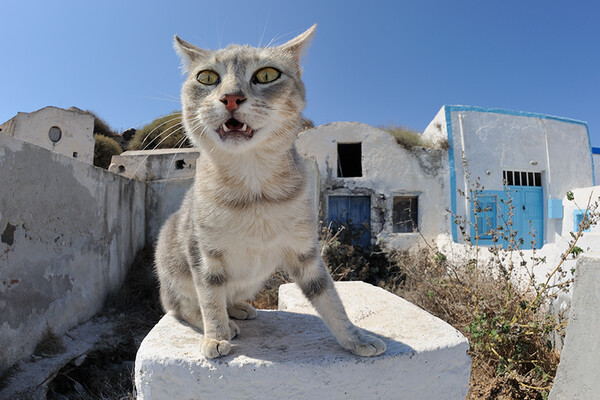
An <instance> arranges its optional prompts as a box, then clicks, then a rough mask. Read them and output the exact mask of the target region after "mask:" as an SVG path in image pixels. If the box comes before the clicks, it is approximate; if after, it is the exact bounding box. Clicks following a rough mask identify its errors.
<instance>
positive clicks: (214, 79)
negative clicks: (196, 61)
mask: <svg viewBox="0 0 600 400" xmlns="http://www.w3.org/2000/svg"><path fill="white" fill-rule="evenodd" d="M196 79H197V80H198V82H200V83H202V84H203V85H214V84H215V83H219V74H217V73H216V72H214V71H209V70H204V71H200V73H198V76H196Z"/></svg>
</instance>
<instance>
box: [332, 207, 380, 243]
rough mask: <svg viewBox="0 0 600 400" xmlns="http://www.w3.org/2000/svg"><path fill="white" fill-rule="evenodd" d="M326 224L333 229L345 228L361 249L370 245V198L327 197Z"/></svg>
mask: <svg viewBox="0 0 600 400" xmlns="http://www.w3.org/2000/svg"><path fill="white" fill-rule="evenodd" d="M327 222H328V223H331V225H332V227H333V228H334V229H337V228H339V227H340V226H342V225H343V226H345V227H346V228H347V229H349V231H350V232H352V234H353V235H354V237H355V241H356V243H357V244H360V245H361V246H363V247H367V246H369V244H370V243H371V198H370V197H369V196H329V201H328V204H327Z"/></svg>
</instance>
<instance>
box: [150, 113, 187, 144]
mask: <svg viewBox="0 0 600 400" xmlns="http://www.w3.org/2000/svg"><path fill="white" fill-rule="evenodd" d="M181 114H182V113H181V112H176V113H173V115H177V116H176V117H175V118H171V119H169V120H167V121H165V122H163V123H162V124H160V125H158V126H156V127H155V128H154V129H152V130H151V131H150V132H148V134H147V135H146V136H145V137H144V139H143V140H142V143H141V146H143V145H144V142H146V139H148V137H150V136H151V135H152V134H153V133H154V131H156V130H157V129H159V128H161V127H162V126H164V125H166V124H168V123H170V122H173V121H177V120H178V119H181ZM180 124H182V123H181V122H180ZM159 137H160V136H156V137H155V138H154V139H152V141H151V142H150V143H148V145H147V146H146V147H144V148H142V150H146V149H147V148H148V146H150V144H152V142H154V141H155V140H156V139H157V138H159Z"/></svg>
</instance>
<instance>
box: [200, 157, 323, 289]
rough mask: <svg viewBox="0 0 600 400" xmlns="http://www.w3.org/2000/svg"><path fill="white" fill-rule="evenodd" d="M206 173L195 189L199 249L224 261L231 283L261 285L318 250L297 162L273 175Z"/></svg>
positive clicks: (307, 193)
mask: <svg viewBox="0 0 600 400" xmlns="http://www.w3.org/2000/svg"><path fill="white" fill-rule="evenodd" d="M205 167H206V171H204V173H203V174H202V175H199V176H198V177H197V181H196V183H195V188H194V191H195V192H194V194H195V201H194V213H193V218H192V220H193V221H195V224H196V226H195V229H196V230H197V231H198V238H199V240H200V241H201V246H202V247H203V248H209V249H215V250H217V251H218V252H219V253H221V254H222V255H223V259H224V261H225V262H224V265H225V266H226V268H227V269H228V271H227V274H228V275H229V276H230V277H232V278H234V277H237V278H239V279H246V278H249V277H251V276H255V277H256V278H258V279H262V278H264V275H265V274H267V275H268V274H270V273H271V272H272V271H273V270H274V269H275V268H277V267H280V266H282V265H283V264H285V263H287V262H289V261H291V260H290V259H293V257H295V256H296V255H297V254H301V253H303V252H306V251H307V250H309V249H310V248H312V247H314V245H315V241H316V231H315V222H316V217H315V216H314V211H313V210H312V207H311V196H312V193H311V189H310V188H311V186H310V184H309V182H308V180H307V179H306V177H305V174H306V172H305V169H304V167H303V164H302V162H301V161H300V160H299V159H296V161H293V162H286V163H285V164H284V165H280V166H279V168H278V169H277V173H274V172H271V173H270V174H269V175H267V174H266V173H265V172H264V171H262V173H260V172H252V171H251V172H246V174H245V175H244V174H242V173H239V174H238V175H239V176H235V175H233V176H232V174H231V173H230V174H216V173H213V174H211V171H212V168H211V166H206V165H205ZM252 174H258V175H260V176H252ZM277 174H279V175H281V176H280V177H279V178H274V177H273V176H275V175H277Z"/></svg>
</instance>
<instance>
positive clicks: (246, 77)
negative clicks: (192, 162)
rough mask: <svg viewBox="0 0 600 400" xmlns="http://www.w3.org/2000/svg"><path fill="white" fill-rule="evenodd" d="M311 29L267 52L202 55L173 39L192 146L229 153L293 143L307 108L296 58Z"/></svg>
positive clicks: (234, 48) (236, 49)
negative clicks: (181, 66) (181, 72)
mask: <svg viewBox="0 0 600 400" xmlns="http://www.w3.org/2000/svg"><path fill="white" fill-rule="evenodd" d="M315 29H316V25H313V26H312V27H311V28H310V29H308V30H307V31H306V32H304V33H303V34H301V35H299V36H298V37H296V38H294V39H292V40H290V41H289V42H287V43H285V44H283V45H281V46H277V47H265V48H254V47H249V46H239V45H230V46H228V47H227V48H225V49H221V50H204V49H200V48H198V47H196V46H193V45H191V44H189V43H187V42H185V41H183V40H182V39H180V38H179V37H177V36H175V49H176V50H177V52H178V53H179V55H180V56H181V58H182V60H183V64H184V67H185V69H186V72H187V79H186V81H185V83H184V84H183V88H182V90H181V102H182V106H183V122H184V125H185V128H186V131H187V135H188V136H189V137H190V139H191V141H192V142H193V143H194V144H195V145H196V146H199V147H201V148H205V149H207V148H208V149H211V148H214V147H215V146H218V147H219V148H221V149H224V150H226V151H230V152H243V151H246V150H248V149H250V148H254V147H256V146H264V145H266V144H272V145H277V146H281V145H284V144H285V143H286V142H287V143H291V142H292V141H293V139H294V138H295V135H296V134H297V132H298V130H299V128H300V124H301V118H302V114H301V113H302V110H303V109H304V106H305V91H304V84H303V83H302V80H301V75H302V73H301V69H300V64H299V63H300V57H301V55H302V52H303V50H305V49H306V47H307V45H308V43H309V41H310V38H311V37H312V36H313V34H314V31H315Z"/></svg>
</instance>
